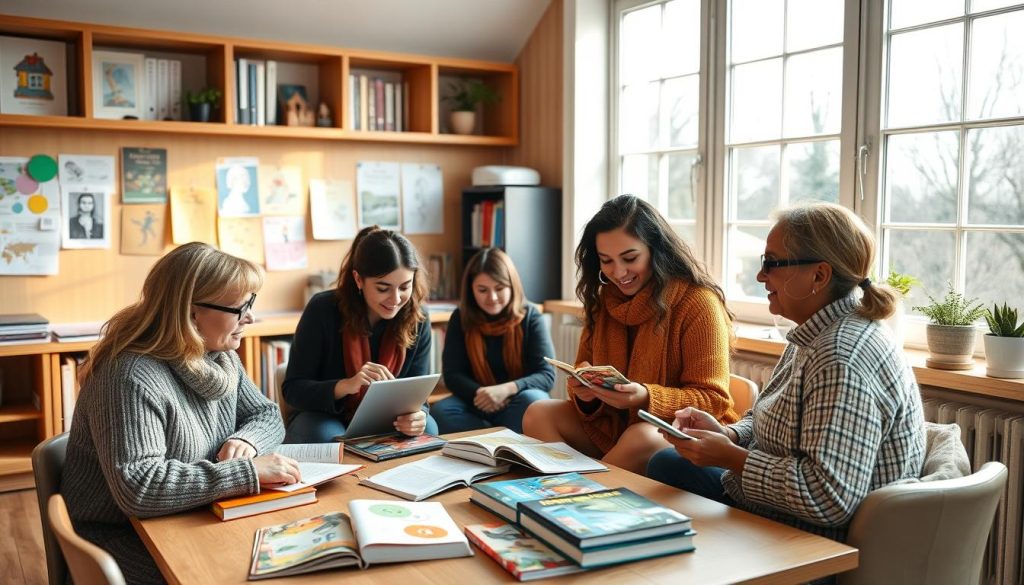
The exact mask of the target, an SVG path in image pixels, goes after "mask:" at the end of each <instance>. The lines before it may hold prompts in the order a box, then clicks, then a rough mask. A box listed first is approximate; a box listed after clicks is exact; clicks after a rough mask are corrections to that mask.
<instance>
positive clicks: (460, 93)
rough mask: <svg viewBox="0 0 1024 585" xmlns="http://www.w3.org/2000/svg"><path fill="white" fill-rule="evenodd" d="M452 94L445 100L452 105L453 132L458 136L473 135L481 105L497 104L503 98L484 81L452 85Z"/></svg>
mask: <svg viewBox="0 0 1024 585" xmlns="http://www.w3.org/2000/svg"><path fill="white" fill-rule="evenodd" d="M448 87H449V89H450V90H451V93H450V94H449V95H448V96H446V97H445V98H444V99H445V101H447V102H450V103H451V104H452V113H451V118H450V119H449V121H450V123H451V128H452V132H455V133H456V134H472V133H473V129H474V128H476V111H477V107H478V106H480V105H481V104H484V105H486V104H493V103H497V102H498V101H499V100H500V99H501V98H500V97H499V96H498V94H497V93H495V92H494V90H493V89H491V88H490V87H488V86H487V85H486V84H485V83H484V82H482V81H475V80H472V81H463V82H460V83H454V82H453V83H451V84H450V85H449V86H448Z"/></svg>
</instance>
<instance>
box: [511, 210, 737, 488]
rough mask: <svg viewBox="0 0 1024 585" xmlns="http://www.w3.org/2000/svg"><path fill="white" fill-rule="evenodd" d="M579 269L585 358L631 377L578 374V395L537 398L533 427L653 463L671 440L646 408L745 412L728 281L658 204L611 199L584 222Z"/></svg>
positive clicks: (530, 418)
mask: <svg viewBox="0 0 1024 585" xmlns="http://www.w3.org/2000/svg"><path fill="white" fill-rule="evenodd" d="M576 271H577V274H579V276H580V281H579V283H578V284H577V285H576V295H577V296H578V297H579V299H580V301H582V302H583V312H584V315H585V323H584V328H583V335H582V337H581V339H580V348H579V352H578V353H577V355H576V364H577V366H586V365H590V364H597V365H612V366H615V368H616V369H618V370H619V371H620V372H622V373H623V374H624V375H625V376H626V377H627V378H629V379H630V383H629V384H616V385H615V389H614V390H610V389H605V388H602V387H600V386H596V385H595V386H593V387H586V386H584V385H582V384H580V383H579V382H577V381H576V380H574V379H572V378H569V381H568V390H569V399H568V400H542V401H538V402H534V403H533V404H531V405H530V408H529V409H528V410H527V411H526V415H525V416H524V418H523V432H524V433H525V434H527V435H529V436H531V437H535V438H538V439H541V440H544V441H565V442H566V443H568V444H570V445H572V446H573V447H575V448H576V449H578V450H580V451H582V452H584V453H586V454H587V455H590V456H592V457H600V458H602V460H603V461H605V462H607V463H611V464H613V465H617V466H619V467H622V468H624V469H628V470H630V471H633V472H636V473H643V471H644V469H645V468H646V465H647V460H648V459H650V457H651V456H652V455H653V454H654V453H656V452H657V451H659V450H660V449H663V448H665V447H667V446H669V444H668V443H667V442H666V441H665V439H664V438H662V437H661V436H660V435H659V434H658V431H657V430H656V429H655V428H654V426H653V425H651V424H649V423H645V422H642V421H640V420H639V418H638V417H637V410H638V409H641V408H642V409H644V410H647V411H649V412H651V413H652V414H654V415H655V416H657V417H659V418H661V419H663V420H666V421H672V420H674V418H675V412H676V410H679V409H681V408H685V407H687V406H695V407H699V408H700V409H702V410H706V411H707V412H709V413H712V414H713V415H714V416H715V417H716V418H717V419H718V420H720V421H723V422H734V421H736V420H737V419H738V418H739V417H738V416H737V415H736V413H735V412H734V411H733V409H732V405H733V402H732V398H731V397H730V396H729V390H728V387H729V349H730V347H729V346H730V337H731V332H730V320H731V318H730V315H729V312H728V310H727V309H726V308H725V297H724V295H723V293H722V289H721V288H720V287H719V286H718V285H717V284H716V283H715V281H714V280H713V279H712V278H711V276H710V275H709V274H708V273H707V271H706V270H705V269H704V267H703V266H702V265H701V264H700V263H699V262H698V261H697V260H696V258H694V256H693V253H692V252H691V251H690V249H689V247H687V245H686V244H685V243H684V242H683V241H682V239H680V238H679V236H678V235H676V233H675V232H674V231H673V230H672V228H671V227H670V226H669V225H668V222H667V221H665V218H663V217H662V216H661V214H660V213H658V211H657V210H656V209H655V208H654V207H652V206H651V205H650V204H649V203H647V202H646V201H643V200H641V199H638V198H636V197H634V196H632V195H620V196H618V197H615V198H614V199H611V200H610V201H608V202H606V203H605V204H604V205H603V206H602V207H601V209H600V211H598V212H597V214H596V215H594V217H593V218H592V219H591V220H590V221H589V222H588V223H587V225H586V227H585V228H584V230H583V236H582V238H581V239H580V243H579V245H578V246H577V247H576Z"/></svg>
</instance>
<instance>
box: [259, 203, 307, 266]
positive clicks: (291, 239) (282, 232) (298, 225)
mask: <svg viewBox="0 0 1024 585" xmlns="http://www.w3.org/2000/svg"><path fill="white" fill-rule="evenodd" d="M263 248H264V250H265V251H266V259H267V270H300V269H303V268H305V267H306V264H307V260H306V220H305V218H303V217H301V216H293V217H289V216H283V215H282V216H274V217H264V218H263Z"/></svg>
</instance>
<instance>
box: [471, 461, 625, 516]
mask: <svg viewBox="0 0 1024 585" xmlns="http://www.w3.org/2000/svg"><path fill="white" fill-rule="evenodd" d="M604 489H608V488H607V486H603V485H601V484H599V483H597V482H596V481H591V480H589V479H587V478H585V477H583V476H582V475H580V474H578V473H563V474H562V475H540V476H537V477H525V478H523V479H509V480H506V481H490V482H487V483H478V484H476V485H472V486H470V490H472V491H471V493H470V496H469V501H471V502H473V503H475V504H478V505H480V506H482V507H484V508H486V509H488V510H490V511H491V512H493V513H495V514H497V515H498V516H501V517H502V518H504V519H505V520H507V521H509V522H518V521H519V519H518V517H517V516H518V514H517V507H518V505H519V502H529V501H531V500H543V499H546V498H557V497H562V496H572V495H577V494H586V493H590V492H596V491H600V490H604Z"/></svg>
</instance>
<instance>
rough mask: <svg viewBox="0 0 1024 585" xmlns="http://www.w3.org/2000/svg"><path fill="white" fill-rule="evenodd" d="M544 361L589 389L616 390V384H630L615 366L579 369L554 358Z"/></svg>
mask: <svg viewBox="0 0 1024 585" xmlns="http://www.w3.org/2000/svg"><path fill="white" fill-rule="evenodd" d="M544 361H546V362H547V363H549V364H551V365H552V366H554V367H556V368H558V369H559V370H562V371H563V372H565V373H566V374H569V375H570V376H572V377H573V378H576V380H577V381H579V383H580V384H583V385H584V386H586V387H588V388H593V387H594V386H601V387H604V388H608V389H609V390H614V389H615V384H629V378H627V377H625V376H623V375H622V374H621V373H620V372H619V371H618V370H616V369H615V367H614V366H586V367H582V368H577V367H574V366H572V365H571V364H567V363H565V362H562V361H558V360H556V359H554V358H549V357H546V358H544Z"/></svg>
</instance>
